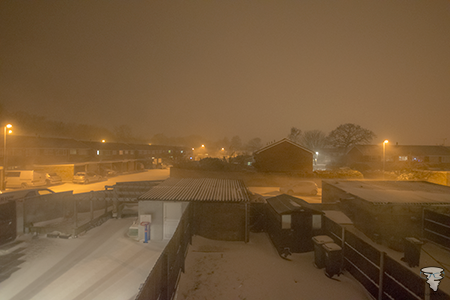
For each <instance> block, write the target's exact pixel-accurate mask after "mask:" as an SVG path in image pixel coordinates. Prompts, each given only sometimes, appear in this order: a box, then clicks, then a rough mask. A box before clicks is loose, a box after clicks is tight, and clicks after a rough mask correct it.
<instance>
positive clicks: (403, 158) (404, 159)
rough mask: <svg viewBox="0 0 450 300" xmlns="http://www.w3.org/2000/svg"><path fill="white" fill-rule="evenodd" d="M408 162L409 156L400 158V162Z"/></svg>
mask: <svg viewBox="0 0 450 300" xmlns="http://www.w3.org/2000/svg"><path fill="white" fill-rule="evenodd" d="M407 160H408V156H399V157H398V161H407Z"/></svg>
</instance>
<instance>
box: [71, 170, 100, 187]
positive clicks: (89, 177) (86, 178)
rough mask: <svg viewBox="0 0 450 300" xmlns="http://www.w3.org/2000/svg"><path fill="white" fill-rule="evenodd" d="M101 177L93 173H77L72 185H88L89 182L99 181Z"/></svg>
mask: <svg viewBox="0 0 450 300" xmlns="http://www.w3.org/2000/svg"><path fill="white" fill-rule="evenodd" d="M101 180H102V176H100V175H97V174H95V173H93V172H77V173H76V174H75V175H74V176H73V179H72V182H73V183H83V184H88V183H91V182H97V181H101Z"/></svg>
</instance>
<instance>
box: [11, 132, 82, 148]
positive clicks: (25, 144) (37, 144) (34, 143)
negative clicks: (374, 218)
mask: <svg viewBox="0 0 450 300" xmlns="http://www.w3.org/2000/svg"><path fill="white" fill-rule="evenodd" d="M7 143H8V147H11V148H40V149H48V148H52V149H57V148H60V149H88V148H89V146H88V145H86V144H85V143H83V142H80V141H77V140H74V139H66V138H53V137H39V136H23V135H10V136H7Z"/></svg>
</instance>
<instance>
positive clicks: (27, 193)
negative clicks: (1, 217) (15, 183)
mask: <svg viewBox="0 0 450 300" xmlns="http://www.w3.org/2000/svg"><path fill="white" fill-rule="evenodd" d="M54 193H55V192H54V191H52V190H49V189H43V188H38V189H24V190H17V191H6V192H2V191H0V202H3V201H10V200H19V199H22V198H29V197H35V196H41V195H49V194H54Z"/></svg>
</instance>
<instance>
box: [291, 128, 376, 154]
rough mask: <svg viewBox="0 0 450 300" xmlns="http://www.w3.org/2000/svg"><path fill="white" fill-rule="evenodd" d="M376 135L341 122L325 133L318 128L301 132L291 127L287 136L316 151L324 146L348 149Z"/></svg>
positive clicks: (367, 141) (368, 141)
mask: <svg viewBox="0 0 450 300" xmlns="http://www.w3.org/2000/svg"><path fill="white" fill-rule="evenodd" d="M375 137H376V135H375V133H373V132H372V131H371V130H369V129H365V128H362V127H361V126H359V125H356V124H353V123H345V124H341V125H339V126H338V127H336V129H334V130H333V131H331V132H330V133H329V134H328V135H326V134H325V133H324V132H323V131H320V130H307V131H305V132H302V131H301V130H300V129H298V128H297V127H292V128H291V131H290V133H289V134H288V138H289V139H290V140H291V141H293V142H296V143H298V144H300V145H302V146H304V147H306V148H308V149H310V150H313V151H318V150H320V149H323V148H326V147H335V148H344V149H350V148H351V147H353V146H355V145H358V144H368V143H370V142H371V141H372V140H373V139H374V138H375Z"/></svg>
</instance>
